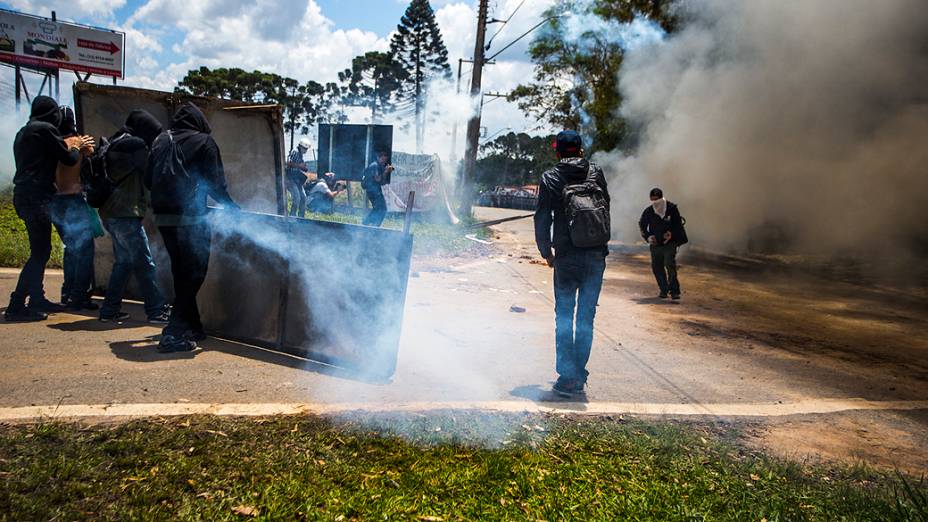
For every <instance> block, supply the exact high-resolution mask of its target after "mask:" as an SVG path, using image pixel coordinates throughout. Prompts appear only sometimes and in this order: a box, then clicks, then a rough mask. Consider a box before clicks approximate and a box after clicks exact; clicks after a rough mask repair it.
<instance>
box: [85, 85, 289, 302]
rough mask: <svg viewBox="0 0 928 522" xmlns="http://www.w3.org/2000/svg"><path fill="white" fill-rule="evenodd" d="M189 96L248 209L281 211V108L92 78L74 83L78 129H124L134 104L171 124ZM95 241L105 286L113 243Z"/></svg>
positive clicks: (162, 270) (156, 241) (160, 253)
mask: <svg viewBox="0 0 928 522" xmlns="http://www.w3.org/2000/svg"><path fill="white" fill-rule="evenodd" d="M188 101H192V102H194V103H195V104H196V105H197V106H198V107H199V108H200V109H202V110H203V112H204V114H205V115H206V117H207V119H209V121H210V125H211V126H212V128H213V137H214V138H215V140H216V143H217V144H218V145H219V149H220V151H221V154H222V159H223V164H224V166H225V175H226V180H227V181H228V183H229V192H230V193H231V194H232V197H233V198H235V200H236V201H238V202H239V204H241V205H242V207H243V208H244V209H246V210H251V211H255V212H264V213H271V214H273V213H279V212H280V210H281V209H282V208H283V206H284V203H283V173H282V161H283V149H282V142H281V141H280V139H279V138H280V136H282V128H281V124H280V121H281V119H280V110H279V108H277V107H271V106H262V107H242V104H241V103H236V102H229V101H222V100H215V99H211V98H202V97H195V96H186V95H181V94H176V93H167V92H160V91H151V90H146V89H135V88H131V87H116V86H107V85H97V84H90V83H77V84H75V85H74V103H75V111H76V116H77V121H78V128H79V129H80V131H81V132H82V133H86V134H91V135H93V136H96V137H98V138H99V137H100V136H110V135H112V134H114V133H115V132H116V131H117V130H119V128H120V127H122V124H123V123H124V122H125V119H126V116H127V115H128V114H129V112H130V111H131V110H133V109H144V110H146V111H148V112H150V113H151V114H152V115H153V116H155V117H156V118H158V120H160V121H161V124H162V125H163V126H164V127H165V128H168V127H169V126H170V122H171V117H172V116H173V114H174V111H175V110H176V109H177V107H179V106H180V105H181V104H183V103H186V102H188ZM145 225H146V226H145V228H146V231H147V232H148V237H149V240H150V243H151V249H152V256H153V258H154V260H155V265H156V266H157V267H158V282H159V283H160V285H161V288H163V289H164V290H165V291H166V292H167V294H169V295H173V293H174V292H173V285H172V283H171V277H170V260H169V259H168V255H167V251H166V250H165V249H164V244H163V243H162V241H161V237H160V235H159V234H158V230H157V228H156V227H154V226H153V225H152V220H151V219H150V216H149V218H148V219H146V220H145ZM95 246H96V256H95V261H94V276H95V280H96V283H97V286H98V287H99V288H101V289H102V288H104V287H105V286H106V283H107V280H108V279H109V273H110V270H111V268H112V266H113V246H112V241H111V240H110V237H109V235H106V236H104V237H102V238H99V239H97V241H96V245H95ZM139 294H140V292H139V289H138V286H137V283H136V281H135V280H134V278H133V279H132V280H130V281H129V287H128V288H127V292H126V295H127V296H136V297H137V296H138V295H139Z"/></svg>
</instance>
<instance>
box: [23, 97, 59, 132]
mask: <svg viewBox="0 0 928 522" xmlns="http://www.w3.org/2000/svg"><path fill="white" fill-rule="evenodd" d="M29 119H30V120H37V121H44V122H45V123H51V124H52V125H54V126H55V127H57V126H58V123H60V121H61V114H60V113H59V112H58V102H56V101H55V100H54V98H49V97H48V96H36V97H35V99H34V100H32V112H31V113H30V114H29Z"/></svg>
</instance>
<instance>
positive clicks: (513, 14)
mask: <svg viewBox="0 0 928 522" xmlns="http://www.w3.org/2000/svg"><path fill="white" fill-rule="evenodd" d="M523 5H525V0H522V1H521V2H519V5H517V6H516V8H515V9H513V10H512V13H509V18H507V19H505V20H496V19H495V18H494V19H493V20H490V22H488V23H492V22H494V21H498V22H502V24H503V25H501V26H499V29H497V30H496V32H495V33H493V36H491V37H490V41H489V42H487V46H486V50H487V51H489V50H490V46H491V45H493V39H494V38H496V35H498V34H499V33H500V32H501V31H502V30H503V29H505V28H506V24H508V23H509V21H510V20H512V17H513V16H515V15H516V13H518V12H519V9H522V6H523Z"/></svg>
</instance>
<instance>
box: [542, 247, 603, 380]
mask: <svg viewBox="0 0 928 522" xmlns="http://www.w3.org/2000/svg"><path fill="white" fill-rule="evenodd" d="M605 270H606V256H605V254H604V253H603V252H602V251H582V250H581V251H575V252H569V253H566V254H564V255H560V254H558V255H557V256H556V257H555V259H554V313H555V323H554V326H555V328H554V334H555V347H556V354H557V357H556V366H555V368H556V370H557V373H558V375H559V376H560V377H561V378H562V379H565V380H575V381H580V382H584V383H585V382H586V379H587V376H588V375H589V372H588V371H587V370H586V363H587V361H589V359H590V350H591V349H592V347H593V318H594V317H595V316H596V304H597V302H598V301H599V292H600V290H601V289H602V286H603V272H605ZM575 309H576V327H575V324H574V310H575Z"/></svg>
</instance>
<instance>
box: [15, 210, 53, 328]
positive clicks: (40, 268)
mask: <svg viewBox="0 0 928 522" xmlns="http://www.w3.org/2000/svg"><path fill="white" fill-rule="evenodd" d="M26 199H27V198H25V197H17V196H14V197H13V206H14V208H15V209H16V214H17V215H19V217H20V219H22V220H23V223H25V224H26V233H27V234H28V236H29V259H28V260H27V261H26V264H24V265H23V269H22V271H21V272H20V273H19V280H18V281H17V282H16V290H14V291H13V294H12V295H11V296H10V308H12V309H14V310H15V309H22V308H23V306H25V303H26V297H28V298H29V302H30V303H38V302H39V301H43V300H44V299H45V287H44V285H43V281H44V279H45V265H46V264H47V263H48V258H49V257H51V254H52V220H51V217H50V216H49V210H48V205H47V204H45V203H42V204H34V203H31V202H29V201H24V200H26Z"/></svg>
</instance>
